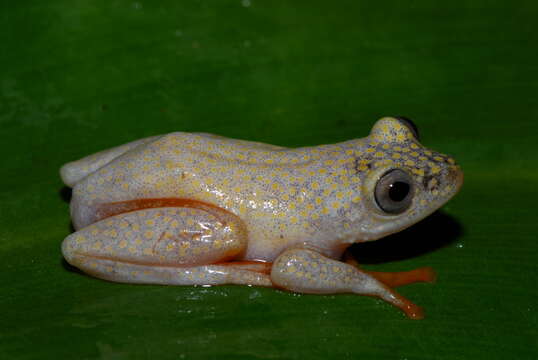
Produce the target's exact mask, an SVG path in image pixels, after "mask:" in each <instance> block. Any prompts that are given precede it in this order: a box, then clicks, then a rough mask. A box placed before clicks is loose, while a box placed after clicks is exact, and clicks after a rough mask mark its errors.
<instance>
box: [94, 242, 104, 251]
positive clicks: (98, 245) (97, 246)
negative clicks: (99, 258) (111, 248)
mask: <svg viewBox="0 0 538 360" xmlns="http://www.w3.org/2000/svg"><path fill="white" fill-rule="evenodd" d="M101 246H103V243H101V242H100V241H96V242H95V243H94V244H93V248H94V249H95V250H99V249H101Z"/></svg>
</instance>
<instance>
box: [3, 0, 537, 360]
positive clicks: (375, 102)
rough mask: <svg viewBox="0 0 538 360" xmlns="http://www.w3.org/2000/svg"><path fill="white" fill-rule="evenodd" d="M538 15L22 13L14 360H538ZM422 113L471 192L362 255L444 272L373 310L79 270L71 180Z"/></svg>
mask: <svg viewBox="0 0 538 360" xmlns="http://www.w3.org/2000/svg"><path fill="white" fill-rule="evenodd" d="M537 17H538V5H537V4H536V2H534V1H520V2H517V4H516V3H509V2H503V1H476V0H473V1H450V2H443V3H441V2H431V1H412V2H402V1H390V0H389V1H377V2H372V1H340V2H335V1H308V2H301V1H278V0H276V1H261V0H234V1H224V0H221V1H217V0H198V1H194V0H193V1H189V0H186V1H171V0H166V1H148V0H139V1H122V0H117V1H104V0H92V1H90V0H76V1H65V0H64V1H62V0H50V1H30V0H28V1H19V2H16V1H4V2H2V3H1V4H0V29H1V30H0V71H1V76H0V139H1V141H0V153H1V154H2V157H3V159H2V172H1V175H2V176H0V185H1V186H0V263H1V264H2V267H1V271H0V284H1V285H0V309H1V315H0V353H1V354H2V358H6V359H8V358H10V359H11V358H17V359H94V358H102V359H227V358H230V359H253V358H260V359H305V358H306V359H327V358H334V359H432V358H435V359H493V358H500V359H506V358H515V359H532V358H537V357H538V345H537V344H538V342H537V339H538V330H537V329H538V326H537V325H538V321H537V320H538V316H537V314H536V312H537V310H538V309H537V300H536V299H537V298H538V291H537V286H536V285H537V282H536V276H537V272H536V264H537V260H538V259H537V255H538V245H537V244H538V242H537V240H536V239H537V234H538V225H537V224H538V222H537V220H536V219H537V215H536V203H537V201H538V191H537V189H538V166H537V165H538V161H537V156H538V153H537V151H536V134H537V133H538V125H537V124H538V97H537V96H536V94H538V65H537V64H538V51H537V50H536V44H537V43H538V32H537V31H536V26H535V22H536V18H537ZM384 115H405V116H408V117H410V118H412V119H413V120H414V121H415V122H416V123H417V124H418V126H419V128H420V132H421V135H422V140H423V143H424V144H425V145H426V146H428V147H431V148H433V149H436V150H439V151H442V152H444V153H449V154H451V155H453V156H454V157H455V158H456V159H457V160H458V162H459V163H461V164H462V167H463V169H464V172H465V176H466V179H465V184H464V186H463V189H462V191H461V193H460V194H459V195H458V196H457V197H456V198H455V199H454V200H452V201H451V202H449V204H448V205H447V206H445V208H444V209H443V210H442V211H441V212H440V213H437V214H435V215H434V216H433V217H432V218H430V219H427V220H425V221H424V222H422V223H420V224H417V225H416V226H414V227H412V228H411V229H409V230H407V231H405V232H402V233H401V234H398V235H395V236H392V237H390V238H387V239H384V240H380V241H378V242H376V243H371V244H364V245H361V246H355V247H354V251H355V252H356V253H357V255H358V257H359V259H360V260H361V261H362V262H363V263H366V265H365V266H366V267H367V268H369V269H375V270H379V271H382V270H387V271H390V270H395V271H396V270H408V269H412V268H416V267H421V266H432V267H434V269H435V270H436V271H437V273H438V281H437V283H436V284H433V285H431V284H416V285H410V286H407V287H403V288H402V289H401V292H402V293H403V294H404V295H405V296H407V297H408V298H410V299H411V300H413V301H414V302H416V303H417V304H419V305H421V306H423V307H424V309H425V311H426V319H424V320H422V321H411V320H408V319H406V318H405V317H404V316H403V315H402V314H401V312H400V311H398V310H397V309H395V308H393V307H391V306H389V305H387V304H385V303H383V302H381V301H378V300H375V299H373V298H369V297H360V296H353V295H339V296H314V295H297V294H292V293H286V292H281V291H277V290H273V289H262V288H254V287H252V288H250V287H240V286H223V287H212V288H200V287H198V288H195V287H160V286H134V285H125V284H113V283H108V282H104V281H101V280H97V279H94V278H90V277H87V276H85V275H83V274H81V273H79V272H76V271H73V269H72V268H69V267H67V266H66V265H65V263H64V262H63V261H62V257H61V253H60V243H61V241H62V239H63V238H64V237H66V236H67V235H68V234H69V233H70V232H71V231H72V229H71V227H70V219H69V210H68V203H67V201H66V198H67V197H68V193H67V192H66V190H65V189H63V185H62V183H61V181H60V178H59V175H58V169H59V167H60V166H61V165H62V164H63V163H66V162H68V161H72V160H75V159H77V158H79V157H82V156H85V155H88V154H90V153H93V152H96V151H99V150H102V149H105V148H108V147H111V146H115V145H118V144H121V143H125V142H127V141H130V140H134V139H137V138H141V137H144V136H149V135H155V134H160V133H166V132H170V131H203V132H213V133H218V134H220V135H224V136H228V137H235V138H243V139H248V140H254V141H263V142H268V143H273V144H278V145H285V146H303V145H314V144H321V143H332V142H337V141H342V140H347V139H349V138H356V137H363V136H366V135H367V134H368V132H369V130H370V128H371V126H372V124H373V123H374V121H375V120H376V119H378V118H379V117H381V116H384Z"/></svg>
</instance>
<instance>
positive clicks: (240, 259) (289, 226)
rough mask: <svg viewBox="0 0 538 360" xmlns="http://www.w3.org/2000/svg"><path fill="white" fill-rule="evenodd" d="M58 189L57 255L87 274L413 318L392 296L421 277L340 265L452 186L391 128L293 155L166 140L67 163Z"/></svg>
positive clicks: (178, 137)
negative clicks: (61, 206) (282, 292)
mask: <svg viewBox="0 0 538 360" xmlns="http://www.w3.org/2000/svg"><path fill="white" fill-rule="evenodd" d="M61 177H62V179H63V181H64V182H65V184H66V185H68V186H71V187H73V196H72V200H71V217H72V220H73V224H74V227H75V229H76V232H75V233H73V234H71V235H69V236H68V237H67V238H66V239H65V240H64V242H63V244H62V252H63V255H64V257H65V259H66V260H67V261H68V262H69V263H70V264H71V265H73V266H76V267H78V268H79V269H81V270H82V271H84V272H86V273H88V274H90V275H93V276H95V277H98V278H102V279H106V280H110V281H117V282H128V283H146V284H167V285H220V284H246V285H257V286H267V287H275V288H280V289H286V290H289V291H295V292H301V293H316V294H331V293H356V294H363V295H372V296H377V297H379V298H381V299H383V300H385V301H388V302H389V303H391V304H394V305H395V306H397V307H399V308H400V309H402V310H403V311H404V312H405V313H406V314H407V315H408V316H409V317H411V318H421V317H422V316H423V313H422V310H421V308H420V307H418V306H417V305H415V304H413V303H412V302H410V301H409V300H407V299H405V298H404V297H403V296H401V295H399V294H398V293H397V292H395V291H394V289H392V287H394V286H399V285H403V284H407V283H412V282H416V281H431V280H433V276H434V275H433V272H432V271H431V269H429V268H422V269H416V270H412V271H408V272H404V273H379V272H375V273H374V272H368V271H365V270H362V269H360V268H359V267H358V266H356V264H353V263H351V262H350V261H348V262H343V261H341V260H342V257H343V255H344V252H345V251H346V249H347V248H348V247H349V246H350V245H351V244H353V243H357V242H364V241H371V240H376V239H379V238H382V237H384V236H387V235H389V234H392V233H395V232H398V231H400V230H403V229H405V228H407V227H409V226H411V225H412V224H414V223H416V222H417V221H419V220H421V219H423V218H424V217H426V216H428V215H429V214H431V213H432V212H434V211H435V210H437V209H438V208H439V207H441V206H442V205H443V204H444V203H445V202H447V201H448V200H449V199H450V198H451V197H452V196H453V195H454V194H456V193H457V192H458V190H459V188H460V187H461V185H462V182H463V173H462V171H461V169H460V167H459V166H458V165H456V163H455V161H454V160H453V159H452V158H451V157H449V156H446V155H443V154H440V153H437V152H434V151H432V150H429V149H427V148H425V147H423V146H422V145H421V144H420V143H419V141H418V133H417V130H416V127H415V126H414V124H413V123H412V122H411V121H410V120H408V119H405V118H394V117H386V118H382V119H380V120H379V121H377V122H376V124H375V125H374V127H373V129H372V131H371V133H370V135H369V136H368V137H365V138H362V139H355V140H349V141H345V142H342V143H338V144H333V145H321V146H315V147H303V148H296V149H290V148H284V147H279V146H273V145H268V144H262V143H257V142H249V141H243V140H234V139H228V138H224V137H219V136H216V135H211V134H203V133H183V132H175V133H171V134H167V135H162V136H154V137H150V138H145V139H141V140H138V141H134V142H131V143H128V144H125V145H122V146H119V147H116V148H112V149H109V150H105V151H102V152H99V153H97V154H94V155H90V156H88V157H85V158H83V159H81V160H78V161H75V162H71V163H68V164H66V165H64V166H63V167H62V169H61Z"/></svg>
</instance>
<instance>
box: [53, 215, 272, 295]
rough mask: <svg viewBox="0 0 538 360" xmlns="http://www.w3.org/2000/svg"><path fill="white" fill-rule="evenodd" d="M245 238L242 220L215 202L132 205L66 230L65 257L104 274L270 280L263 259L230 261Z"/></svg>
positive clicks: (150, 280) (155, 279) (157, 280)
mask: <svg viewBox="0 0 538 360" xmlns="http://www.w3.org/2000/svg"><path fill="white" fill-rule="evenodd" d="M246 244H247V233H246V230H245V227H244V225H243V223H242V222H241V220H240V219H239V218H237V217H236V216H235V215H233V214H231V213H228V212H225V211H224V210H221V209H219V208H216V207H210V206H205V207H202V208H191V207H164V208H151V209H144V210H137V211H131V212H127V213H123V214H119V215H115V216H111V217H109V218H106V219H103V220H101V221H98V222H96V223H94V224H92V225H89V226H87V227H85V228H82V229H80V230H79V231H77V232H75V233H73V234H71V235H70V236H68V237H67V238H66V239H65V240H64V242H63V244H62V252H63V254H64V257H65V259H66V260H67V261H68V262H69V263H70V264H71V265H73V266H76V267H78V268H79V269H81V270H82V271H84V272H86V273H88V274H90V275H92V276H95V277H98V278H102V279H105V280H110V281H117V282H127V283H145V284H167V285H219V284H248V285H260V286H271V285H272V284H271V281H270V278H269V275H268V272H269V269H268V267H267V265H266V264H262V263H256V262H234V261H233V260H234V259H235V258H236V257H238V256H239V255H240V254H242V253H243V252H244V250H245V247H246Z"/></svg>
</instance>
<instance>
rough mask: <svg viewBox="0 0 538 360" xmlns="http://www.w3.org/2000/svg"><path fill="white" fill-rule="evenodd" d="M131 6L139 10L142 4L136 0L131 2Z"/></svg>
mask: <svg viewBox="0 0 538 360" xmlns="http://www.w3.org/2000/svg"><path fill="white" fill-rule="evenodd" d="M133 8H134V9H135V10H140V9H142V4H141V3H139V2H138V1H136V2H134V3H133Z"/></svg>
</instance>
